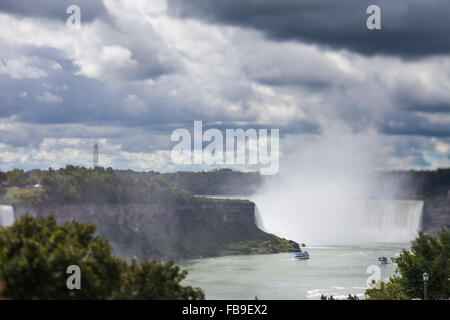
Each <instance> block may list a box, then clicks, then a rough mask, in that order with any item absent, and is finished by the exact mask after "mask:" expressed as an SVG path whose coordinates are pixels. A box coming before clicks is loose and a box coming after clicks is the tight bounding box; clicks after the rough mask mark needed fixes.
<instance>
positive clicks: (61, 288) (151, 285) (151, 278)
mask: <svg viewBox="0 0 450 320" xmlns="http://www.w3.org/2000/svg"><path fill="white" fill-rule="evenodd" d="M95 229H96V226H95V225H92V224H83V223H78V222H76V221H71V222H66V223H64V224H61V225H58V224H57V223H56V220H55V218H54V217H53V216H49V217H47V218H39V219H35V218H33V217H31V216H29V215H25V216H24V217H22V218H19V219H18V220H17V221H16V222H15V223H14V225H12V226H11V227H7V228H4V229H0V295H1V296H2V297H4V298H6V299H114V298H118V299H203V298H204V294H203V292H202V291H201V290H200V289H193V288H191V287H184V286H181V285H180V281H181V280H183V279H184V278H185V276H186V271H180V269H179V268H178V267H176V266H174V265H173V263H167V264H164V265H163V264H158V263H156V262H155V261H145V262H143V263H141V264H138V263H137V262H136V261H134V260H133V261H132V262H131V263H126V262H124V261H121V260H119V259H117V258H115V257H114V256H113V254H112V249H111V245H110V244H109V242H108V241H107V240H105V239H102V238H100V237H97V236H94V232H95ZM70 265H77V266H79V267H80V269H81V289H80V290H76V289H75V290H69V289H68V288H67V285H66V281H67V278H68V277H69V276H70V275H68V274H66V270H67V267H68V266H70Z"/></svg>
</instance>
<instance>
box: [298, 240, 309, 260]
mask: <svg viewBox="0 0 450 320" xmlns="http://www.w3.org/2000/svg"><path fill="white" fill-rule="evenodd" d="M302 247H303V248H305V244H304V243H302ZM295 258H297V259H309V253H308V251H306V250H305V249H303V250H302V249H301V248H299V249H298V251H297V252H296V253H295Z"/></svg>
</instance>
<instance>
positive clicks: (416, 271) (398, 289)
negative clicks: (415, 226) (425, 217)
mask: <svg viewBox="0 0 450 320" xmlns="http://www.w3.org/2000/svg"><path fill="white" fill-rule="evenodd" d="M449 253H450V232H449V230H448V229H442V230H441V231H439V232H438V233H437V235H429V234H424V233H423V232H420V233H419V236H418V238H417V239H416V240H415V241H414V242H413V244H412V246H411V251H408V250H405V249H403V250H402V252H401V253H400V256H399V257H397V258H393V261H394V262H395V263H397V272H398V274H399V275H398V276H396V277H392V278H390V280H389V281H388V282H386V283H383V282H382V283H381V287H380V288H379V289H368V290H367V291H366V295H367V296H368V297H369V299H374V300H375V299H384V300H391V299H412V298H421V297H423V291H424V288H423V285H424V284H423V276H422V275H423V273H424V272H427V273H428V274H429V281H428V297H429V299H447V298H449V297H450V291H449V281H448V279H449V277H450V263H449Z"/></svg>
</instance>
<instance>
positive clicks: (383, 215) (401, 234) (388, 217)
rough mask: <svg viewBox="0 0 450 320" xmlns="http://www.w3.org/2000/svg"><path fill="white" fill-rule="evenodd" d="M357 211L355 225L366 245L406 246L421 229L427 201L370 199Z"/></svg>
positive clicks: (354, 216)
mask: <svg viewBox="0 0 450 320" xmlns="http://www.w3.org/2000/svg"><path fill="white" fill-rule="evenodd" d="M356 208H357V209H356V211H354V212H353V213H352V217H351V218H352V220H353V222H352V224H351V226H352V227H353V228H355V229H356V230H355V231H357V233H359V237H358V238H359V239H362V240H363V241H365V242H391V243H406V242H409V241H411V240H413V239H414V238H415V237H416V236H417V232H418V231H419V229H420V227H421V222H422V209H423V201H406V200H368V201H363V202H362V203H361V202H360V203H358V204H357V205H356Z"/></svg>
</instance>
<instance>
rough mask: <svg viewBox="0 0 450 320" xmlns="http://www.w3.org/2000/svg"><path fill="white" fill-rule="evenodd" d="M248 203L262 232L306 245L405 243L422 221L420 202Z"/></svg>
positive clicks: (256, 199) (260, 199) (411, 237)
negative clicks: (252, 205)
mask: <svg viewBox="0 0 450 320" xmlns="http://www.w3.org/2000/svg"><path fill="white" fill-rule="evenodd" d="M252 200H253V201H255V203H256V205H257V206H258V212H257V214H256V215H255V216H256V220H257V223H258V224H261V225H262V223H263V222H264V231H266V232H270V233H274V234H276V235H278V236H282V237H286V238H288V239H293V240H295V241H300V242H306V243H308V244H309V245H315V244H316V245H317V244H363V243H365V244H369V243H408V242H410V241H412V240H414V239H415V237H416V236H417V233H418V231H419V230H420V227H421V221H422V209H423V201H407V200H404V201H403V200H367V201H349V202H344V201H333V202H332V203H327V202H326V201H322V202H314V201H312V200H309V201H305V202H302V203H300V202H297V203H296V204H297V205H283V202H282V201H281V204H280V202H273V201H270V200H268V199H267V198H260V197H256V198H254V199H252ZM277 205H278V206H277ZM258 221H260V222H258Z"/></svg>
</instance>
